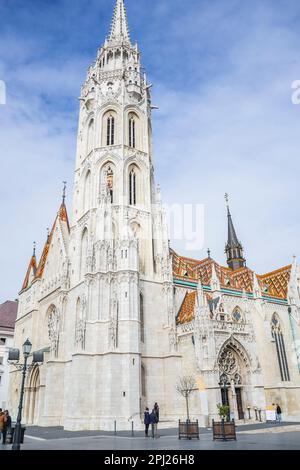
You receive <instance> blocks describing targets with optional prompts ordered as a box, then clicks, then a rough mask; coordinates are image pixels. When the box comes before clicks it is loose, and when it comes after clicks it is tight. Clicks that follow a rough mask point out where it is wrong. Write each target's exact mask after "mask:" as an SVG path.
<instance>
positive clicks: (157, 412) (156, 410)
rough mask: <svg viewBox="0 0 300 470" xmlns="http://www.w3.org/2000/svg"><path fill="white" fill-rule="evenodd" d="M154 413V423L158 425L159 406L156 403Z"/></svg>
mask: <svg viewBox="0 0 300 470" xmlns="http://www.w3.org/2000/svg"><path fill="white" fill-rule="evenodd" d="M154 412H155V415H156V423H159V406H158V404H157V403H155V404H154Z"/></svg>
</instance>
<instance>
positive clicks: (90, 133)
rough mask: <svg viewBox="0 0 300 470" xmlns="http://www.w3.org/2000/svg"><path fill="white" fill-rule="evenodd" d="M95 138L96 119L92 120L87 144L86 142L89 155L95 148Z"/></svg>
mask: <svg viewBox="0 0 300 470" xmlns="http://www.w3.org/2000/svg"><path fill="white" fill-rule="evenodd" d="M93 138H94V119H91V120H90V122H89V125H88V130H87V142H86V147H87V148H86V150H87V153H89V152H90V151H91V150H92V148H93Z"/></svg>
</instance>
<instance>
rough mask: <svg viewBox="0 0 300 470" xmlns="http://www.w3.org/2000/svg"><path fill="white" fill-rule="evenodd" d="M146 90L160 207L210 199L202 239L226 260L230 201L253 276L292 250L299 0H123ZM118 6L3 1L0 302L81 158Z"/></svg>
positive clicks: (107, 1)
mask: <svg viewBox="0 0 300 470" xmlns="http://www.w3.org/2000/svg"><path fill="white" fill-rule="evenodd" d="M126 6H127V13H128V17H129V26H130V31H131V37H132V39H133V40H137V41H138V43H139V46H140V48H141V50H142V54H143V64H144V66H145V67H146V69H147V73H148V77H149V81H150V82H151V83H153V84H154V87H153V104H155V105H158V106H159V108H160V109H159V111H155V113H154V148H155V166H156V179H157V182H159V183H160V185H161V187H162V191H163V197H164V200H165V201H166V202H167V203H203V204H204V205H205V246H204V247H203V249H202V250H199V251H198V252H192V253H190V252H186V251H184V246H183V244H181V243H179V242H176V243H175V244H174V245H173V246H174V248H175V249H177V250H178V251H181V252H184V253H185V254H187V255H190V256H195V257H199V258H204V257H205V256H206V249H207V247H210V249H211V252H212V256H213V257H214V258H215V259H216V260H217V261H219V262H224V261H225V259H224V245H225V241H226V212H225V205H224V193H225V192H228V193H230V196H231V209H232V214H233V218H234V222H235V225H236V229H237V233H238V236H239V238H240V239H241V241H242V242H243V245H244V248H245V254H246V258H247V262H248V265H249V267H251V268H252V269H255V270H256V271H257V272H258V273H263V272H267V271H271V270H273V269H276V268H278V267H280V266H283V265H286V264H288V263H290V262H291V260H292V256H293V255H294V254H295V255H298V256H299V254H300V249H299V240H300V222H299V216H298V214H299V209H298V204H299V189H298V188H299V174H300V172H299V170H300V160H299V144H300V140H299V135H300V132H299V131H300V106H296V105H293V104H292V101H291V95H292V90H291V85H292V82H293V81H294V80H299V79H300V47H299V44H300V3H299V2H298V0H276V1H273V0H207V1H205V0H184V1H177V0H151V8H149V0H139V1H138V2H137V1H136V0H127V1H126ZM113 7H114V0H52V1H46V0H26V2H25V1H22V0H0V80H4V81H5V82H6V86H7V104H6V106H0V158H1V168H2V171H1V175H0V210H1V216H2V224H1V232H0V242H1V243H0V263H1V270H0V281H1V289H0V301H4V300H6V299H8V298H11V299H13V298H16V297H17V293H18V290H19V288H20V286H21V284H22V280H23V277H24V275H25V271H26V267H27V264H28V260H29V258H30V255H31V251H32V242H33V241H34V240H36V241H37V243H38V250H37V251H38V254H39V253H40V251H41V249H42V246H43V244H44V241H45V237H46V228H47V227H48V226H51V224H52V222H53V220H54V217H55V213H56V211H57V208H58V205H59V203H60V197H61V187H62V184H61V182H62V181H63V180H65V179H66V180H68V182H69V194H68V201H67V202H68V207H69V212H71V188H72V181H73V169H74V161H75V144H76V130H77V119H78V99H77V98H78V96H79V90H80V86H81V84H82V82H83V80H84V78H85V75H86V70H87V68H88V66H89V65H90V63H91V62H92V61H93V60H94V59H95V56H96V51H97V49H98V47H99V46H100V45H101V44H102V43H103V40H104V37H105V35H106V34H107V33H108V30H109V25H110V21H111V16H112V11H113Z"/></svg>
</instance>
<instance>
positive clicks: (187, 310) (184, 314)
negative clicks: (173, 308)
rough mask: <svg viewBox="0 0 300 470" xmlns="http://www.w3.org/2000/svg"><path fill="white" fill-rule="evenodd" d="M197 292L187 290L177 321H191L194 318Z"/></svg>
mask: <svg viewBox="0 0 300 470" xmlns="http://www.w3.org/2000/svg"><path fill="white" fill-rule="evenodd" d="M196 296H197V292H187V293H186V294H185V297H184V300H183V302H182V305H181V308H180V310H179V313H178V316H177V323H178V324H183V323H189V322H190V321H192V320H193V318H194V312H195V304H196Z"/></svg>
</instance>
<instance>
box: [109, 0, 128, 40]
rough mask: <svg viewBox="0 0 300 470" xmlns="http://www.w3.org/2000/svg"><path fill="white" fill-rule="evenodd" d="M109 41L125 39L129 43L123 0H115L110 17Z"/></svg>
mask: <svg viewBox="0 0 300 470" xmlns="http://www.w3.org/2000/svg"><path fill="white" fill-rule="evenodd" d="M108 40H109V41H118V40H121V41H122V40H125V41H128V42H129V43H130V36H129V28H128V21H127V14H126V8H125V4H124V0H117V1H116V6H115V10H114V16H113V19H112V24H111V30H110V35H109V39H108Z"/></svg>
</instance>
